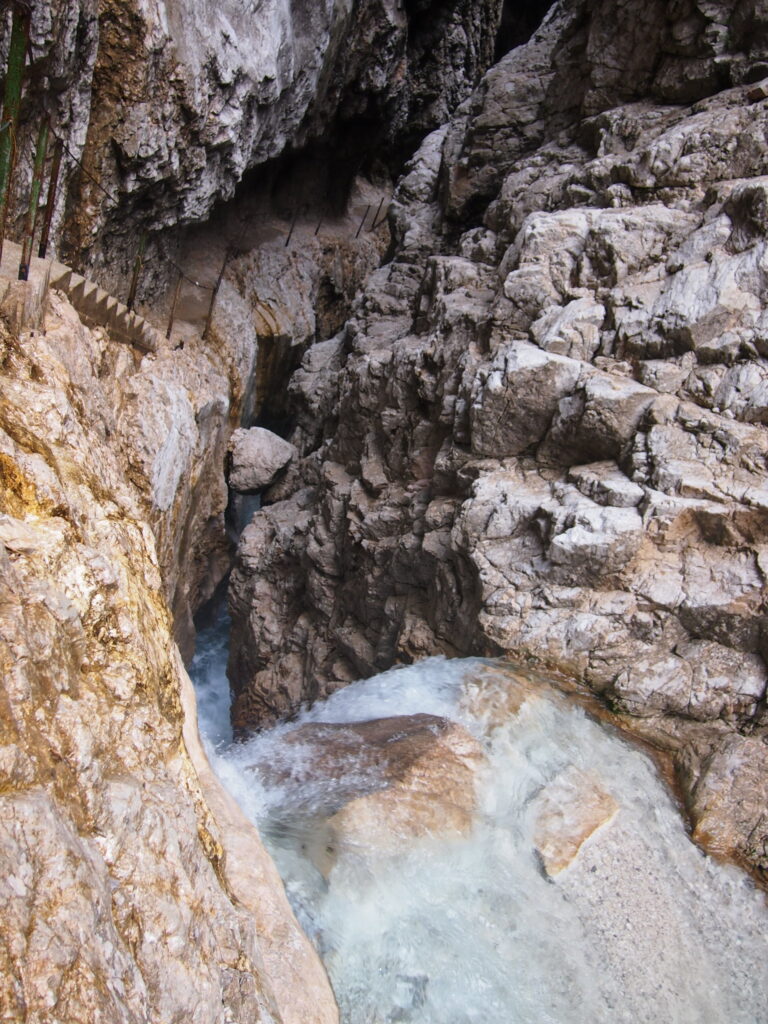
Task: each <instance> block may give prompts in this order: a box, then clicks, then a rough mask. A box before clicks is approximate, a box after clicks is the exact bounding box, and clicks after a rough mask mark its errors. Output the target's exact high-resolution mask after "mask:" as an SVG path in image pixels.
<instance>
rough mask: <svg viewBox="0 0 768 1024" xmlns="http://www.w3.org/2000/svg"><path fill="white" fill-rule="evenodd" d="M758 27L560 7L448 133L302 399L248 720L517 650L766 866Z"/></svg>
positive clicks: (243, 555) (765, 369)
mask: <svg viewBox="0 0 768 1024" xmlns="http://www.w3.org/2000/svg"><path fill="white" fill-rule="evenodd" d="M767 28H768V19H767V18H766V15H765V13H764V12H763V8H762V5H756V4H750V3H740V4H736V5H733V4H730V3H710V2H707V3H703V2H702V3H695V2H690V3H685V4H679V3H671V2H670V3H666V2H663V0H656V2H654V3H651V4H643V5H638V4H634V3H623V2H620V0H603V2H596V0H576V2H563V3H560V4H558V5H556V7H555V8H554V9H553V11H552V12H551V14H550V16H549V18H548V20H547V22H546V23H545V25H544V26H543V28H542V29H541V30H540V31H539V32H538V33H537V35H536V36H535V37H534V38H533V40H532V41H531V42H530V43H529V44H528V45H526V46H525V47H522V48H519V49H517V50H515V51H513V52H511V53H510V54H509V55H508V56H507V57H505V58H504V59H502V61H501V62H500V63H499V64H498V65H497V66H496V67H494V68H493V69H492V70H491V71H490V72H488V74H487V75H486V76H485V78H484V79H483V81H482V83H481V84H480V86H479V87H478V89H477V90H476V91H475V92H474V93H473V95H472V96H471V97H470V99H468V100H467V101H466V102H465V103H464V104H463V105H462V107H460V109H459V110H458V112H457V115H456V116H455V117H454V119H453V120H452V121H451V122H450V124H448V125H447V126H446V127H444V128H443V129H441V130H439V131H437V132H435V133H434V134H433V135H431V136H430V137H429V138H428V139H427V140H426V141H425V143H424V144H423V146H422V147H421V149H420V151H419V153H418V154H417V156H416V157H415V159H414V160H413V162H412V164H411V165H410V168H409V169H408V171H407V173H406V175H405V177H404V178H403V179H402V180H401V182H400V184H399V187H398V191H397V194H396V198H395V204H394V208H393V212H392V223H393V227H394V229H395V232H396V235H397V239H398V244H397V247H396V251H395V255H394V259H393V260H392V262H391V263H390V264H388V265H387V266H385V267H383V268H381V270H379V271H377V272H376V273H375V274H374V275H373V276H372V278H371V281H370V282H369V285H368V287H367V288H366V290H365V292H364V294H363V296H362V297H361V299H360V301H359V303H358V305H357V308H356V310H355V313H354V315H353V317H352V319H351V320H350V321H349V322H348V323H347V325H346V327H345V328H344V330H343V331H342V332H341V333H340V334H338V335H337V336H336V337H335V338H332V339H330V340H328V341H326V342H324V343H323V344H321V345H317V346H314V347H313V348H312V349H310V351H309V353H308V354H307V356H306V358H305V361H304V364H303V366H302V368H301V370H300V371H299V372H298V373H296V374H295V376H294V377H293V380H292V382H291V392H292V394H293V397H294V410H295V415H296V422H297V426H296V429H295V431H294V433H293V435H292V436H291V440H292V442H293V443H294V444H296V445H297V446H298V447H299V448H300V449H301V450H302V451H303V453H304V459H303V462H302V463H300V464H299V465H298V466H297V467H295V468H294V469H293V470H292V471H291V477H290V479H289V480H287V481H285V482H283V484H281V485H280V488H279V489H278V490H276V491H274V492H273V494H272V495H271V498H272V499H273V501H274V503H273V504H271V505H269V507H267V508H265V509H264V510H263V511H262V512H261V513H260V514H259V515H257V516H256V517H255V519H254V521H253V524H252V525H251V526H250V527H249V528H248V529H247V530H246V532H245V534H244V537H243V542H242V545H241V549H240V553H239V557H238V564H237V569H236V572H235V574H234V578H233V586H232V597H231V603H232V608H233V612H234V616H235V633H234V638H233V652H232V656H231V672H232V678H233V680H234V682H235V684H236V686H237V688H238V691H239V696H238V699H237V702H236V706H235V723H236V725H238V726H239V727H241V728H249V727H253V726H258V725H259V724H261V723H263V722H265V721H268V720H270V719H271V718H273V717H274V716H275V715H281V714H285V713H286V712H288V711H290V710H292V709H293V708H295V707H296V705H297V704H298V703H299V702H301V701H302V700H306V699H312V698H314V697H316V696H317V695H318V694H319V693H323V692H327V691H330V690H332V689H334V688H336V687H338V686H341V685H343V684H344V683H345V682H346V681H348V680H350V679H352V678H356V677H359V676H361V675H367V674H371V673H373V672H376V671H379V670H380V669H382V668H384V667H386V666H388V665H391V664H392V663H393V662H395V661H396V660H398V659H410V658H415V657H418V656H422V655H426V654H432V653H435V652H441V651H442V652H445V653H447V654H449V655H455V654H466V653H471V652H485V653H504V654H506V655H508V656H512V657H514V658H517V659H520V660H523V661H531V662H533V663H535V664H538V665H544V666H547V667H549V668H551V669H554V670H555V671H558V672H561V673H564V674H567V675H568V676H569V677H576V678H577V679H579V680H581V681H582V682H583V683H584V684H586V685H587V686H589V687H590V688H591V689H592V690H594V691H595V692H597V693H599V694H601V695H602V696H603V697H604V699H605V700H606V701H608V702H609V703H610V704H611V705H612V706H613V707H614V708H615V709H617V710H618V711H619V712H621V713H622V714H623V715H624V718H625V721H626V722H627V724H628V726H629V727H631V728H632V729H634V730H635V731H637V732H639V733H641V734H643V735H645V736H647V737H649V738H650V739H652V741H653V742H655V743H658V744H659V745H661V746H663V747H665V748H667V749H669V750H672V751H673V752H674V753H675V756H676V759H677V764H678V768H679V772H680V778H681V781H682V783H683V787H684V791H685V793H686V798H687V802H688V806H689V809H690V811H691V814H692V817H693V823H694V826H695V835H696V837H697V838H699V839H700V840H701V841H703V842H706V843H708V844H709V846H710V848H711V849H714V850H715V851H716V852H719V853H723V854H726V855H729V856H733V855H736V856H738V857H739V858H741V859H742V860H743V861H745V862H747V863H748V864H750V865H751V866H752V867H755V868H758V869H762V870H765V869H766V868H768V818H766V813H765V807H766V805H767V804H768V794H767V793H766V782H765V778H766V776H765V766H766V751H767V749H768V748H767V747H766V724H768V722H767V720H766V712H765V696H766V679H767V678H768V676H767V674H766V666H765V657H766V654H768V648H767V647H766V635H767V634H766V627H767V626H768V618H767V617H766V611H767V609H766V602H765V593H766V591H765V583H766V564H767V563H766V558H767V556H766V549H765V543H764V540H765V528H766V524H767V523H768V492H766V483H765V480H766V468H767V467H768V433H766V427H765V424H766V423H768V412H767V411H766V409H767V407H766V381H767V380H768V365H767V364H766V356H768V353H767V352H766V347H765V323H764V320H765V315H764V307H765V304H766V298H768V296H766V293H765V284H764V277H765V275H764V263H765V260H766V241H765V237H764V234H765V232H764V215H763V211H764V207H765V205H766V196H768V192H767V191H766V188H767V186H766V182H767V181H768V178H766V173H767V172H768V164H767V163H766V141H765V140H766V132H768V102H767V101H766V96H768V86H765V85H761V84H759V83H760V81H761V80H762V78H763V76H764V75H766V73H768V64H766V63H765V61H766V57H768V51H767V50H766V45H765V39H766V29H767ZM755 82H757V83H758V84H757V85H755ZM269 497H270V496H269V495H268V498H269ZM726 793H730V796H729V797H727V796H726V795H725V794H726Z"/></svg>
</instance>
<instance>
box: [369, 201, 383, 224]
mask: <svg viewBox="0 0 768 1024" xmlns="http://www.w3.org/2000/svg"><path fill="white" fill-rule="evenodd" d="M383 205H384V196H382V197H381V199H380V200H379V205H378V206H377V207H376V213H375V214H374V215H373V220H372V221H371V226H370V227H369V228H368V230H369V231H375V230H376V227H377V225H378V222H379V214H380V213H381V208H382V206H383Z"/></svg>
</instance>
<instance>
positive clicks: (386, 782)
mask: <svg viewBox="0 0 768 1024" xmlns="http://www.w3.org/2000/svg"><path fill="white" fill-rule="evenodd" d="M284 742H285V743H286V744H287V745H288V746H289V747H292V748H296V747H299V748H304V749H303V750H302V751H301V756H300V757H299V758H296V757H295V754H289V755H288V756H289V757H290V759H291V767H289V768H281V767H280V764H278V765H277V766H276V767H275V766H274V765H272V766H270V765H267V764H261V765H256V766H254V767H255V768H256V770H258V771H259V772H260V774H262V775H263V776H265V777H266V779H267V780H268V781H269V780H270V778H271V779H272V780H273V781H276V782H279V783H280V784H281V785H283V786H288V787H289V790H290V789H292V788H293V787H296V789H297V790H299V789H300V788H302V787H306V786H307V784H308V783H310V784H314V785H315V786H317V784H318V783H320V784H321V786H322V793H321V795H320V797H319V799H318V800H316V802H315V804H314V806H313V807H312V808H311V814H312V818H313V828H312V838H311V840H310V841H309V842H308V849H307V852H308V855H309V856H310V858H311V859H312V861H313V862H314V863H315V865H316V866H317V868H318V869H319V870H320V871H321V872H322V873H323V874H324V875H325V876H326V877H327V876H328V874H329V873H330V871H331V870H332V868H333V866H334V864H335V863H336V862H337V861H338V860H339V859H340V858H342V857H347V856H349V855H354V856H356V857H358V858H362V859H363V860H369V859H371V858H376V857H378V856H381V855H386V854H392V853H397V852H398V851H402V850H404V849H406V848H407V847H408V845H409V844H411V843H413V842H414V841H415V840H418V839H421V838H424V837H427V836H446V835H464V834H466V833H467V832H468V831H469V829H470V828H471V826H472V821H473V818H474V813H475V779H476V775H477V773H478V771H480V770H481V769H482V768H483V766H484V764H485V754H484V753H483V750H482V747H481V745H480V744H479V743H478V742H477V741H476V740H475V739H474V738H473V737H472V736H471V735H470V734H469V733H468V732H467V731H466V729H464V728H462V727H461V726H460V725H457V724H456V723H454V722H449V721H447V720H446V719H443V718H439V717H437V716H434V715H408V716H397V717H393V718H382V719H376V720H373V721H370V722H360V723H353V724H337V723H332V724H325V723H323V724H307V725H303V726H300V727H299V728H298V729H296V730H294V731H293V732H291V733H288V735H287V736H286V737H285V738H284ZM297 764H298V767H296V765H297ZM289 799H290V798H289Z"/></svg>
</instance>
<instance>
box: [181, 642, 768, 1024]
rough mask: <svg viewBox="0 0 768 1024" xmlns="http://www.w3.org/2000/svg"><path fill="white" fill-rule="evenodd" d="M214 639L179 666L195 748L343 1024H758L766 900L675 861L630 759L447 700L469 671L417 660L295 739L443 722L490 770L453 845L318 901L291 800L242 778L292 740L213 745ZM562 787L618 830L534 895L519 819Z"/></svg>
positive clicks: (595, 737) (712, 869)
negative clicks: (599, 796) (243, 818)
mask: <svg viewBox="0 0 768 1024" xmlns="http://www.w3.org/2000/svg"><path fill="white" fill-rule="evenodd" d="M225 633H226V624H225V623H220V624H219V625H218V627H217V628H214V629H212V630H209V631H207V633H206V634H205V635H203V636H201V637H200V643H199V648H198V654H197V656H196V658H195V662H194V664H193V677H194V679H195V682H196V685H197V688H198V694H199V701H200V724H201V730H202V731H203V733H204V735H205V736H206V737H207V741H208V748H209V755H210V757H211V761H212V764H213V766H214V769H215V770H216V771H217V773H218V774H219V776H220V777H221V778H222V780H223V781H224V782H225V784H226V785H227V786H228V787H229V788H230V790H231V792H232V793H233V795H234V796H235V797H236V798H237V799H238V801H239V802H240V804H241V806H242V807H243V808H244V810H245V811H246V813H248V814H249V815H250V817H251V818H252V819H253V821H254V822H256V823H257V824H258V825H259V827H260V829H261V831H262V834H263V835H264V836H265V839H266V841H267V843H268V845H269V847H270V850H271V852H272V854H273V856H274V858H275V860H276V863H277V865H278V868H279V869H280V872H281V874H282V876H283V879H284V881H285V885H286V889H287V892H288V895H289V897H290V898H291V900H292V903H293V905H294V907H295V909H296V911H297V913H298V915H299V917H300V919H301V921H302V924H303V925H304V927H305V928H306V930H307V932H308V933H309V934H310V936H311V937H312V938H313V940H314V941H315V942H316V944H317V946H318V949H319V950H320V952H321V954H322V956H323V958H324V961H325V963H326V966H327V969H328V972H329V975H330V978H331V981H332V984H333V986H334V990H335V992H336V996H337V999H338V1001H339V1005H340V1007H341V1011H342V1018H343V1020H344V1021H345V1022H346V1024H384V1022H394V1021H411V1022H414V1024H474V1022H478V1024H479V1022H483V1024H517V1022H519V1024H550V1022H552V1024H593V1022H606V1024H609V1022H610V1024H614V1022H624V1021H626V1022H632V1024H639V1022H646V1021H647V1022H651V1021H653V1022H663V1024H724V1022H728V1024H763V1022H765V1021H767V1020H768V912H767V911H766V904H765V899H764V896H763V894H761V893H760V892H758V891H756V890H755V889H754V887H753V886H752V885H751V883H750V882H749V881H748V880H747V879H746V878H745V877H744V876H743V875H742V874H741V873H740V872H739V871H737V870H736V869H735V868H729V867H725V866H722V865H718V864H716V863H715V862H713V861H712V860H711V859H709V858H707V857H706V856H704V855H703V854H702V853H701V851H700V850H698V849H697V848H696V847H695V846H694V845H693V844H692V843H691V842H690V840H689V839H688V837H687V835H686V833H685V830H684V827H683V824H682V822H681V818H680V815H679V813H678V811H677V810H676V808H675V806H674V804H673V802H672V800H671V799H670V797H669V795H668V793H667V791H666V789H665V787H664V785H663V784H662V782H661V780H660V779H659V777H658V775H657V772H656V770H655V767H654V765H653V764H652V763H651V762H650V760H649V759H648V758H647V757H646V756H645V755H644V754H643V753H642V752H640V751H638V750H637V749H636V748H634V747H632V746H630V745H629V744H627V743H626V742H625V741H623V740H622V739H621V738H620V737H619V736H617V735H616V734H614V733H613V732H612V731H611V730H609V729H607V728H605V727H603V726H602V725H600V724H598V723H596V722H594V721H592V720H591V719H590V718H589V717H588V716H587V715H586V714H585V713H584V712H583V711H582V710H581V709H579V708H578V707H575V706H571V705H569V704H568V703H567V702H565V701H564V700H559V699H551V698H550V697H549V696H544V697H543V698H540V699H532V700H528V701H526V702H525V703H524V704H523V706H522V707H521V709H520V711H519V713H518V714H516V715H514V716H508V717H507V719H505V720H504V721H494V720H493V719H492V718H491V717H490V716H489V714H488V713H482V712H481V713H471V712H470V711H469V710H467V707H466V703H467V702H466V701H462V694H464V693H465V689H464V681H465V678H466V676H467V673H472V672H476V671H477V668H478V665H479V664H480V663H478V662H477V661H472V660H468V661H445V660H442V659H430V660H428V661H425V662H422V663H420V664H418V665H415V666H411V667H408V668H402V669H397V670H393V671H390V672H386V673H384V674H382V675H380V676H377V677H375V678H373V679H370V680H367V681H365V682H361V683H356V684H354V685H352V686H350V687H347V688H346V689H344V690H341V691H339V692H338V693H336V694H334V695H333V696H332V697H331V698H330V699H329V700H327V701H325V702H324V703H322V704H318V705H316V706H315V707H313V708H312V709H311V710H309V711H307V712H306V713H304V714H303V715H302V716H301V719H300V721H311V722H346V723H351V722H360V721H367V720H370V719H374V718H381V717H387V716H392V715H410V714H416V713H428V714H432V715H440V716H444V717H446V718H449V719H452V720H454V721H457V722H460V723H461V724H462V725H464V726H465V727H466V728H467V729H468V730H469V731H470V732H472V733H473V734H474V735H475V736H476V737H477V738H478V739H479V740H480V741H481V742H482V744H483V746H484V748H485V749H486V752H487V755H488V768H487V769H486V770H485V771H483V772H481V773H480V776H479V778H478V803H479V810H478V815H477V821H476V824H475V826H474V828H473V829H472V831H471V834H470V835H468V836H467V837H465V838H457V837H453V838H450V839H442V840H441V839H437V838H432V839H429V840H421V841H419V842H414V843H412V844H411V845H410V846H409V848H407V849H403V851H402V853H400V854H398V855H397V856H391V855H390V856H386V857H380V858H379V859H378V860H375V861H373V862H371V861H366V860H363V861H357V860H351V861H345V860H343V859H342V860H340V861H338V862H337V863H336V865H335V867H334V868H333V870H332V871H331V873H330V875H329V876H328V880H327V881H326V880H325V879H324V878H323V877H322V876H321V875H320V873H319V872H318V871H317V870H316V869H315V867H313V865H312V864H311V863H310V861H309V860H307V859H306V857H305V856H304V855H303V853H302V845H303V844H305V842H306V840H307V836H306V834H305V830H306V828H307V827H308V826H307V824H306V821H302V818H301V813H300V811H299V810H298V809H297V807H296V806H295V805H294V806H291V801H295V796H293V795H291V792H290V790H289V789H286V788H285V787H280V786H277V785H275V786H273V787H272V788H270V787H267V786H266V785H265V784H264V783H263V780H262V781H260V780H259V779H258V778H257V777H256V776H255V774H254V773H253V772H252V771H249V770H248V766H249V765H252V764H253V763H254V762H255V761H260V762H262V763H264V762H265V761H266V762H269V761H270V760H273V761H274V760H277V759H278V758H280V757H284V756H285V752H284V745H282V740H281V737H282V736H283V735H284V734H285V732H286V730H288V729H292V728H294V727H295V725H296V723H292V724H291V725H290V726H278V727H276V728H275V729H274V730H272V731H271V732H269V733H267V734H264V735H261V736H258V737H256V738H254V739H252V740H250V741H249V742H248V743H245V744H238V745H234V746H231V745H229V743H230V739H231V734H230V732H229V726H228V721H227V708H228V684H227V682H226V678H225V675H224V669H225V660H226V654H225V651H226V639H225ZM569 769H578V770H580V771H582V772H584V773H589V775H590V776H591V777H593V778H594V777H596V778H599V779H600V782H601V785H602V786H604V787H605V788H606V789H607V791H608V792H609V793H610V795H611V796H612V797H613V798H614V799H615V801H616V802H617V803H618V804H619V807H620V810H619V811H618V813H617V814H616V816H615V817H614V819H613V820H612V821H611V822H610V824H608V825H606V826H604V827H603V828H600V829H598V830H597V831H596V832H595V833H594V834H593V835H592V836H591V837H590V838H589V839H588V840H587V841H586V842H585V843H584V845H583V846H582V848H581V850H580V852H579V855H578V856H577V857H576V859H575V860H574V861H573V862H572V863H571V864H570V866H568V867H567V868H566V869H565V870H563V871H562V872H561V873H559V874H557V875H555V876H554V878H550V877H548V875H547V874H546V872H545V871H544V870H543V869H542V864H541V860H540V858H539V856H538V855H537V854H536V851H535V849H534V843H533V838H532V835H533V821H532V810H531V808H532V806H534V805H535V797H536V796H537V794H539V793H541V792H542V791H543V790H544V789H545V788H546V787H547V786H548V785H549V784H550V783H551V782H552V780H554V779H555V778H556V777H558V776H559V775H561V773H562V772H563V771H564V770H569ZM291 821H293V822H294V827H290V824H289V825H288V826H286V822H288V823H290V822H291ZM372 863H373V864H374V866H375V870H373V869H372V867H371V864H372Z"/></svg>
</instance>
